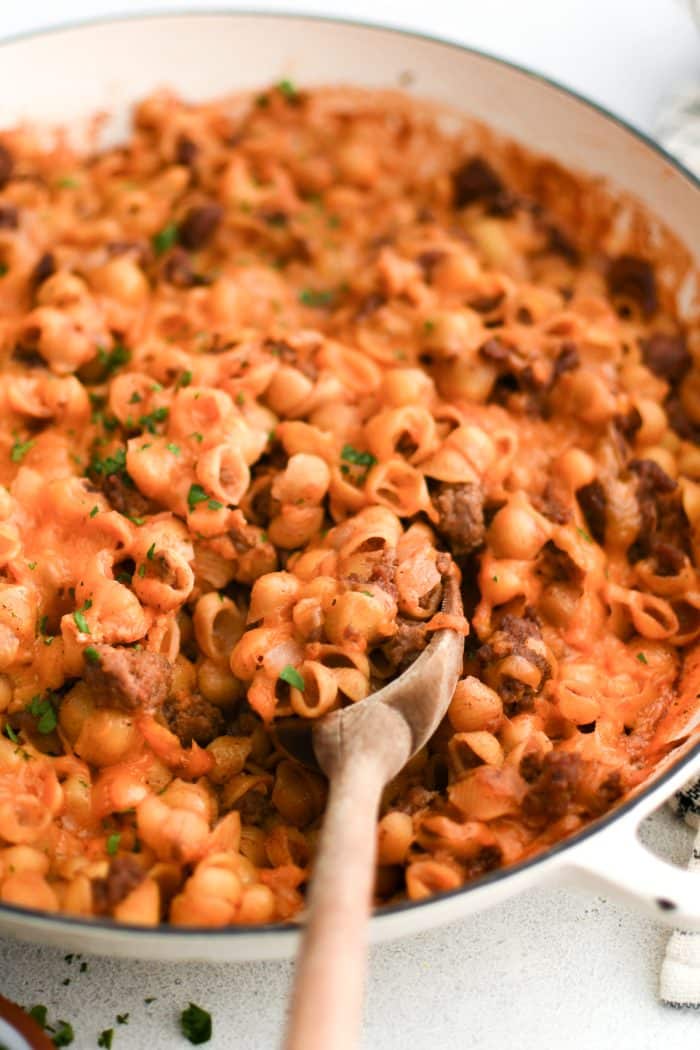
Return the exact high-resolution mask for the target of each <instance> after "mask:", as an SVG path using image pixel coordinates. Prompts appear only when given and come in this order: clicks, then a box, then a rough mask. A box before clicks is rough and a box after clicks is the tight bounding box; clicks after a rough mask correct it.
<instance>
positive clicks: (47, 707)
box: [26, 694, 57, 733]
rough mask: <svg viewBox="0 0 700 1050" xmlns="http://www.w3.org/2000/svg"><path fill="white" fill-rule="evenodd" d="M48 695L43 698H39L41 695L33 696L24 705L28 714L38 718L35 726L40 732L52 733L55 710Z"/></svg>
mask: <svg viewBox="0 0 700 1050" xmlns="http://www.w3.org/2000/svg"><path fill="white" fill-rule="evenodd" d="M50 695H51V694H49V696H47V697H44V699H42V698H41V695H37V696H33V697H32V699H31V702H30V703H29V704H27V707H26V710H27V711H29V714H30V715H34V717H35V718H37V719H38V722H37V725H36V727H37V729H38V730H39V732H40V733H53V731H54V729H55V728H56V724H57V718H56V711H55V709H54V707H53V704H52V703H51V700H50V698H49V697H50Z"/></svg>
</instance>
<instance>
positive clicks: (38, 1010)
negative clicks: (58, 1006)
mask: <svg viewBox="0 0 700 1050" xmlns="http://www.w3.org/2000/svg"><path fill="white" fill-rule="evenodd" d="M27 1013H28V1014H29V1016H30V1017H31V1019H32V1020H33V1021H36V1023H37V1024H38V1025H41V1027H42V1028H46V1019H47V1017H48V1014H49V1011H48V1010H47V1008H46V1007H45V1006H43V1005H42V1004H41V1003H40V1004H38V1005H37V1006H32V1007H31V1009H30V1010H27Z"/></svg>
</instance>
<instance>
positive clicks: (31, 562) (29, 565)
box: [27, 561, 37, 572]
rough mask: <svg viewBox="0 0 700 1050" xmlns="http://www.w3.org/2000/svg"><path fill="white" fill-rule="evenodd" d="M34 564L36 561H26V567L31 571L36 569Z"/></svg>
mask: <svg viewBox="0 0 700 1050" xmlns="http://www.w3.org/2000/svg"><path fill="white" fill-rule="evenodd" d="M36 565H37V563H36V562H35V561H28V562H27V568H29V569H31V570H32V572H34V570H35V569H36Z"/></svg>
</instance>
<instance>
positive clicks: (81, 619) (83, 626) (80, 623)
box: [73, 598, 92, 634]
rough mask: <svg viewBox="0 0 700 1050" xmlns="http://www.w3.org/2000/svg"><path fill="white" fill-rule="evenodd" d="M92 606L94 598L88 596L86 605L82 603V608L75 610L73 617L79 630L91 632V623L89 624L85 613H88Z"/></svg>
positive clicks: (86, 632)
mask: <svg viewBox="0 0 700 1050" xmlns="http://www.w3.org/2000/svg"><path fill="white" fill-rule="evenodd" d="M91 607H92V600H91V599H90V598H88V600H87V601H86V602H85V603H84V605H82V606H81V607H80V609H76V610H75V612H74V613H73V619H74V620H75V626H76V627H77V628H78V630H79V631H82V633H83V634H90V626H89V624H88V622H87V620H86V619H85V616H84V615H83V614H84V613H86V612H87V610H88V609H90V608H91Z"/></svg>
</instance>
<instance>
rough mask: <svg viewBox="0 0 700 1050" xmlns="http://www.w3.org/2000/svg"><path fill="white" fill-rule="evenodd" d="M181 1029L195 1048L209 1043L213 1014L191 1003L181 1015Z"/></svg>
mask: <svg viewBox="0 0 700 1050" xmlns="http://www.w3.org/2000/svg"><path fill="white" fill-rule="evenodd" d="M180 1027H181V1029H182V1034H183V1035H184V1037H185V1039H188V1040H189V1041H190V1043H192V1045H193V1046H199V1045H200V1044H201V1043H208V1042H209V1040H210V1039H211V1014H210V1013H209V1012H208V1011H207V1010H203V1009H202V1007H201V1006H197V1005H196V1004H195V1003H190V1005H189V1006H188V1007H187V1009H186V1010H183V1011H182V1013H181V1014H180Z"/></svg>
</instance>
